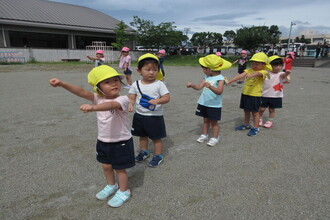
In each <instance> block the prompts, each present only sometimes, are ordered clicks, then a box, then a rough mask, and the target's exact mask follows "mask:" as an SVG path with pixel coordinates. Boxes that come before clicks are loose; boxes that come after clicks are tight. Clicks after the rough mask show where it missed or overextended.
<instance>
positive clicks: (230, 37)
mask: <svg viewBox="0 0 330 220" xmlns="http://www.w3.org/2000/svg"><path fill="white" fill-rule="evenodd" d="M223 36H224V37H225V38H226V39H227V40H228V41H233V40H234V39H235V37H236V33H235V31H233V30H230V31H225V33H224V34H223Z"/></svg>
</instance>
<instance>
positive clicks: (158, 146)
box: [152, 139, 163, 155]
mask: <svg viewBox="0 0 330 220" xmlns="http://www.w3.org/2000/svg"><path fill="white" fill-rule="evenodd" d="M152 142H153V144H154V153H155V155H159V154H162V153H163V141H162V139H154V140H152Z"/></svg>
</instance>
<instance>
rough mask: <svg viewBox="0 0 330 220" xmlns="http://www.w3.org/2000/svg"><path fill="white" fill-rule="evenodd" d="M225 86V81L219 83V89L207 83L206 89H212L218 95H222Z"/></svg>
mask: <svg viewBox="0 0 330 220" xmlns="http://www.w3.org/2000/svg"><path fill="white" fill-rule="evenodd" d="M224 85H225V81H224V80H221V81H219V82H218V87H217V88H216V87H214V86H211V84H210V83H208V82H205V87H206V88H208V89H210V90H211V91H212V92H213V93H214V94H216V95H221V94H222V93H223V88H224Z"/></svg>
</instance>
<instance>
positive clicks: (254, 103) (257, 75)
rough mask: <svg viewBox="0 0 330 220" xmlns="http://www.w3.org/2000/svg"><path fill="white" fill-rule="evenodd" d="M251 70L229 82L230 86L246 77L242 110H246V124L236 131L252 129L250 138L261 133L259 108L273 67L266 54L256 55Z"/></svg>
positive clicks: (249, 133) (249, 134)
mask: <svg viewBox="0 0 330 220" xmlns="http://www.w3.org/2000/svg"><path fill="white" fill-rule="evenodd" d="M250 61H251V67H252V68H251V69H247V70H245V71H244V73H242V74H240V75H238V76H236V77H234V78H233V79H231V80H229V81H228V85H229V84H231V83H232V82H235V81H237V80H239V79H241V78H244V77H245V76H246V80H245V82H244V86H243V90H242V95H241V102H240V108H241V109H244V124H242V125H240V126H238V127H236V128H235V130H245V129H250V131H249V132H248V133H247V135H248V136H255V135H257V133H258V132H259V119H260V115H259V108H260V104H261V95H262V87H263V83H264V80H265V78H266V76H267V75H268V72H267V70H269V71H271V70H272V67H271V66H270V65H269V64H268V57H267V55H266V54H265V53H263V52H260V53H256V54H254V55H253V56H252V58H251V59H250ZM251 113H252V117H253V127H251V126H250V117H251Z"/></svg>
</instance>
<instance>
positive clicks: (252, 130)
mask: <svg viewBox="0 0 330 220" xmlns="http://www.w3.org/2000/svg"><path fill="white" fill-rule="evenodd" d="M258 133H259V128H251V130H250V131H249V133H247V135H248V136H256V135H257V134H258Z"/></svg>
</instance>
